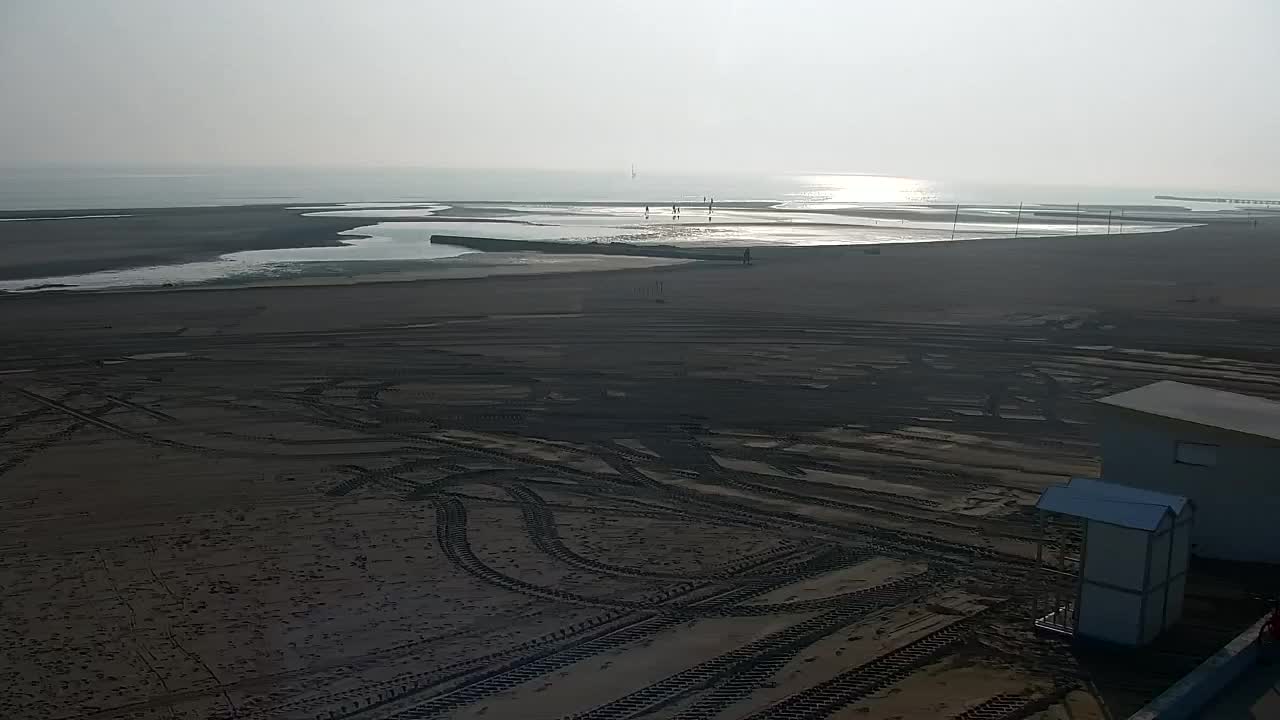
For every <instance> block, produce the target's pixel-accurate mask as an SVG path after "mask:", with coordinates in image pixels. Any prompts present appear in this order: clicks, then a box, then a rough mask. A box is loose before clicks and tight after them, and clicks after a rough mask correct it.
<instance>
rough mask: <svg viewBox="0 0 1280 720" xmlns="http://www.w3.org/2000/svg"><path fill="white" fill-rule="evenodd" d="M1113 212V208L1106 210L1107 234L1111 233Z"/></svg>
mask: <svg viewBox="0 0 1280 720" xmlns="http://www.w3.org/2000/svg"><path fill="white" fill-rule="evenodd" d="M1113 212H1115V211H1114V210H1108V211H1107V234H1108V235H1110V234H1111V213H1113Z"/></svg>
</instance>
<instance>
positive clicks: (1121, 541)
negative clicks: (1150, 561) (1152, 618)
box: [1081, 521, 1148, 593]
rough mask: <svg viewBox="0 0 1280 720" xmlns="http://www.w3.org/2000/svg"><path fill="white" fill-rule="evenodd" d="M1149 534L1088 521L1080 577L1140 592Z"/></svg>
mask: <svg viewBox="0 0 1280 720" xmlns="http://www.w3.org/2000/svg"><path fill="white" fill-rule="evenodd" d="M1147 537H1148V535H1147V533H1145V532H1143V531H1141V530H1134V529H1132V528H1123V527H1120V526H1118V525H1108V524H1106V523H1100V522H1095V521H1090V522H1089V534H1088V551H1087V552H1086V553H1085V558H1084V567H1083V568H1081V577H1083V578H1084V581H1085V582H1086V583H1088V582H1099V583H1106V584H1108V585H1116V586H1119V587H1122V588H1127V589H1129V590H1133V591H1134V592H1138V593H1141V592H1143V591H1144V590H1145V589H1146V588H1145V587H1143V584H1142V581H1143V579H1144V578H1145V576H1146V571H1147V570H1146V568H1147Z"/></svg>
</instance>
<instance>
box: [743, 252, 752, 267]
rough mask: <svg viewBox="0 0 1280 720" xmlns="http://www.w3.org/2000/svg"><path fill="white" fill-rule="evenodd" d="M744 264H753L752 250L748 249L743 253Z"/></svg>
mask: <svg viewBox="0 0 1280 720" xmlns="http://www.w3.org/2000/svg"><path fill="white" fill-rule="evenodd" d="M742 264H743V265H750V264H751V248H747V249H746V250H743V251H742Z"/></svg>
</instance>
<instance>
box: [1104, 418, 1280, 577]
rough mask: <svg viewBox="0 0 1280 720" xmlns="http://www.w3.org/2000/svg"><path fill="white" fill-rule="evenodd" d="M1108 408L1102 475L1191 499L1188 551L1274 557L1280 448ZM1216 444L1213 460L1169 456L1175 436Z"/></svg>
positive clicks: (1278, 538) (1278, 540)
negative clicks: (1191, 461)
mask: <svg viewBox="0 0 1280 720" xmlns="http://www.w3.org/2000/svg"><path fill="white" fill-rule="evenodd" d="M1227 437H1228V439H1223V436H1218V435H1214V434H1210V433H1208V432H1206V431H1205V430H1203V429H1202V428H1198V427H1196V426H1193V425H1187V424H1168V425H1166V424H1165V423H1163V422H1161V421H1158V420H1153V421H1151V422H1145V421H1143V420H1142V419H1141V418H1140V417H1129V416H1124V417H1121V416H1119V415H1116V414H1113V413H1108V414H1107V416H1106V417H1104V419H1103V422H1102V479H1103V480H1106V481H1108V482H1114V483H1120V484H1122V485H1131V486H1133V487H1140V488H1147V489H1150V490H1160V491H1162V492H1168V493H1173V494H1175V495H1183V496H1185V497H1188V498H1191V499H1192V500H1194V501H1195V503H1196V518H1195V530H1194V534H1193V537H1192V543H1193V544H1192V552H1193V553H1194V554H1196V555H1200V556H1202V557H1209V558H1222V559H1230V560H1248V561H1263V562H1280V448H1277V447H1267V446H1266V445H1265V444H1264V443H1263V442H1262V441H1258V442H1257V443H1256V444H1250V443H1249V441H1248V439H1247V438H1239V437H1238V436H1227ZM1180 441H1181V442H1195V443H1205V444H1210V445H1219V446H1220V450H1219V452H1218V464H1217V465H1216V466H1214V467H1199V466H1194V465H1183V464H1179V463H1175V462H1174V448H1175V446H1176V444H1177V443H1178V442H1180Z"/></svg>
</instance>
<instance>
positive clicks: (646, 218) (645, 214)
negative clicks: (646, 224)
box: [644, 205, 649, 220]
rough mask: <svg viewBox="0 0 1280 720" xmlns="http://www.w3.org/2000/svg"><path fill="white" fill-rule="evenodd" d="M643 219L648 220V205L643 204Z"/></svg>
mask: <svg viewBox="0 0 1280 720" xmlns="http://www.w3.org/2000/svg"><path fill="white" fill-rule="evenodd" d="M644 219H645V220H648V219H649V206H648V205H645V206H644Z"/></svg>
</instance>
